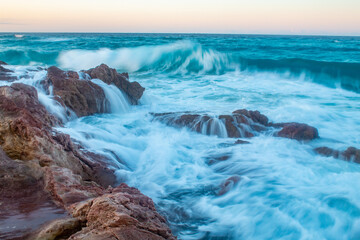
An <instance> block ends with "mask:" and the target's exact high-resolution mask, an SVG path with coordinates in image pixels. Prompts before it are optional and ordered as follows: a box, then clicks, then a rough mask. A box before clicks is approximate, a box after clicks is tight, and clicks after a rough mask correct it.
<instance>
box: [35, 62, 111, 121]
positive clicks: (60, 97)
mask: <svg viewBox="0 0 360 240" xmlns="http://www.w3.org/2000/svg"><path fill="white" fill-rule="evenodd" d="M47 72H48V74H47V77H46V79H45V80H44V81H42V84H43V86H44V88H45V89H46V90H47V91H49V87H50V86H52V87H53V94H54V96H56V97H57V98H56V100H57V101H59V102H60V104H61V105H63V106H66V107H68V108H69V109H70V110H71V111H73V112H74V113H75V114H76V115H77V116H78V117H83V116H88V115H92V114H95V113H105V112H108V107H107V105H108V102H107V100H106V98H105V93H104V91H103V89H102V88H101V87H100V86H98V85H96V84H95V83H93V82H91V81H88V80H80V79H79V75H78V73H76V72H72V71H67V72H66V71H63V70H61V69H59V68H57V67H54V66H53V67H50V68H48V69H47ZM68 115H70V112H69V113H68Z"/></svg>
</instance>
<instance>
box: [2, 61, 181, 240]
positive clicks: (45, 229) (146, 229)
mask: <svg viewBox="0 0 360 240" xmlns="http://www.w3.org/2000/svg"><path fill="white" fill-rule="evenodd" d="M2 65H4V63H3V62H2ZM4 69H6V68H4ZM0 71H1V73H0V78H1V80H2V81H13V80H14V79H15V77H13V76H12V75H11V71H10V70H5V71H4V70H2V69H0ZM87 73H88V74H87V76H88V77H89V76H90V79H91V78H95V77H96V78H98V79H101V80H103V81H104V82H106V83H108V84H114V85H115V86H118V87H119V88H120V89H121V90H122V91H123V92H124V93H125V94H126V95H127V97H128V98H129V99H130V102H131V103H132V104H137V101H138V100H139V99H140V97H141V96H142V93H143V91H144V88H142V87H141V86H140V84H138V83H136V82H129V81H128V76H127V74H118V73H117V72H116V71H115V70H114V69H110V68H109V67H108V66H106V65H101V66H98V67H96V68H94V69H91V70H89V71H87ZM41 84H42V85H43V87H44V89H45V90H46V91H50V88H51V91H52V92H53V94H54V98H55V100H56V101H58V102H59V104H60V105H61V106H63V107H64V108H65V109H66V110H67V114H69V115H70V114H71V113H75V114H76V116H78V117H81V116H87V115H91V114H95V113H106V112H108V111H109V108H108V103H107V100H106V98H105V94H104V92H103V90H102V89H101V88H100V87H99V86H98V85H96V84H94V83H92V82H91V81H89V80H87V79H80V77H79V74H78V73H76V72H71V71H62V70H60V69H58V68H56V67H50V68H48V69H47V76H46V78H45V79H44V81H42V83H41ZM62 124H63V120H62V119H59V118H57V117H55V116H54V115H52V114H50V113H49V112H48V111H47V110H46V109H45V107H44V106H43V105H42V104H41V103H40V102H39V99H38V93H37V91H36V89H35V88H34V87H32V86H28V85H25V84H22V83H13V84H11V85H10V86H3V87H0V185H1V188H0V191H1V194H0V211H1V213H2V214H1V218H0V221H3V222H4V223H9V224H10V223H12V222H11V220H12V219H13V218H16V217H17V216H20V217H23V218H28V220H29V221H35V222H33V224H32V225H31V226H24V227H23V228H21V226H19V222H18V223H16V222H15V223H13V225H14V226H15V227H16V228H15V227H14V226H12V225H11V226H8V229H5V230H3V229H0V238H2V239H24V238H28V239H175V237H174V236H173V235H172V233H171V230H170V229H169V227H168V226H167V223H166V220H165V219H164V218H163V217H162V216H161V215H159V214H158V213H157V212H156V209H155V206H154V203H153V202H152V200H151V199H150V198H148V197H146V196H144V195H143V194H141V193H140V192H139V191H138V190H137V189H135V188H131V187H129V186H127V185H126V184H125V183H121V184H120V183H119V182H118V181H117V179H116V176H115V175H114V171H113V170H112V169H111V162H109V161H108V159H106V157H104V156H100V155H97V154H94V153H91V152H87V151H86V150H85V149H84V148H83V147H82V146H80V145H78V144H76V143H74V142H73V141H72V140H71V138H70V136H69V135H66V134H63V133H59V132H57V131H55V130H54V128H53V127H55V126H61V125H62ZM44 211H45V212H44ZM43 216H47V217H43ZM54 219H55V220H54ZM50 220H53V221H52V222H49V221H50ZM20 228H21V229H20ZM35 230H36V231H35Z"/></svg>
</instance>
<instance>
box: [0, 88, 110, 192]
mask: <svg viewBox="0 0 360 240" xmlns="http://www.w3.org/2000/svg"><path fill="white" fill-rule="evenodd" d="M59 124H61V123H60V121H59V120H58V119H57V118H55V117H54V116H52V115H50V114H49V113H48V112H47V111H46V109H45V108H44V107H43V106H42V105H41V104H40V102H39V100H38V98H37V93H36V90H35V88H33V87H31V86H28V85H24V84H20V83H16V84H12V85H11V86H10V87H8V86H5V87H0V146H1V147H2V148H3V150H4V151H5V152H6V154H7V155H8V156H9V157H10V158H12V159H19V160H24V161H33V162H36V163H37V164H34V166H38V168H41V167H45V166H51V165H56V166H59V167H64V168H68V169H72V171H73V172H74V173H76V174H79V175H81V176H82V177H83V178H84V179H91V180H94V181H97V182H100V183H101V184H104V185H105V186H108V185H109V184H110V185H113V184H114V183H115V181H116V180H115V176H114V174H113V171H111V170H109V169H108V168H106V162H107V160H106V159H105V158H104V157H102V158H101V157H99V156H97V155H95V154H93V155H92V156H91V155H90V154H85V153H83V152H82V151H81V150H80V148H79V146H77V145H75V144H73V143H72V142H71V139H70V137H69V136H68V135H67V136H66V135H64V134H60V133H54V132H53V130H52V126H57V125H59ZM95 157H97V158H96V162H95V161H94V159H95ZM42 172H43V171H42ZM102 179H104V180H105V179H106V180H105V182H102V181H101V180H102ZM111 179H112V180H111ZM110 182H112V183H110Z"/></svg>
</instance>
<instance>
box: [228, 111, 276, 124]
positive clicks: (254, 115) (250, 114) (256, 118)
mask: <svg viewBox="0 0 360 240" xmlns="http://www.w3.org/2000/svg"><path fill="white" fill-rule="evenodd" d="M233 115H240V116H245V117H247V118H248V119H251V120H252V121H253V122H254V123H259V124H261V125H264V126H267V125H268V123H269V119H268V118H267V117H266V116H265V115H263V114H261V113H260V112H259V111H249V110H246V109H240V110H236V111H234V112H233Z"/></svg>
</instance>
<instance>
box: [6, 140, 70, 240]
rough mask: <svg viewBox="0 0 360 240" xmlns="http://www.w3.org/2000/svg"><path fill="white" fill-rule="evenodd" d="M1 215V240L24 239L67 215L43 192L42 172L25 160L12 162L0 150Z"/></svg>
mask: <svg viewBox="0 0 360 240" xmlns="http://www.w3.org/2000/svg"><path fill="white" fill-rule="evenodd" d="M44 206H46V207H45V208H44ZM0 213H1V217H0V226H1V228H0V238H1V239H24V237H25V236H26V235H27V234H29V233H30V232H31V231H34V230H36V229H37V228H38V227H40V226H41V225H42V224H44V223H45V222H47V221H50V220H52V219H55V218H58V217H62V216H64V215H65V211H64V210H63V209H61V208H59V207H57V206H56V205H55V204H54V203H53V202H52V201H51V199H50V195H49V194H48V193H47V192H45V191H44V190H43V181H42V179H41V174H40V173H39V171H38V170H37V169H36V168H32V167H31V165H27V164H25V163H24V162H23V161H19V160H12V159H10V158H9V157H8V156H6V154H5V153H4V152H3V150H2V149H1V147H0ZM14 219H17V220H16V221H14ZM14 229H16V231H14Z"/></svg>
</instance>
